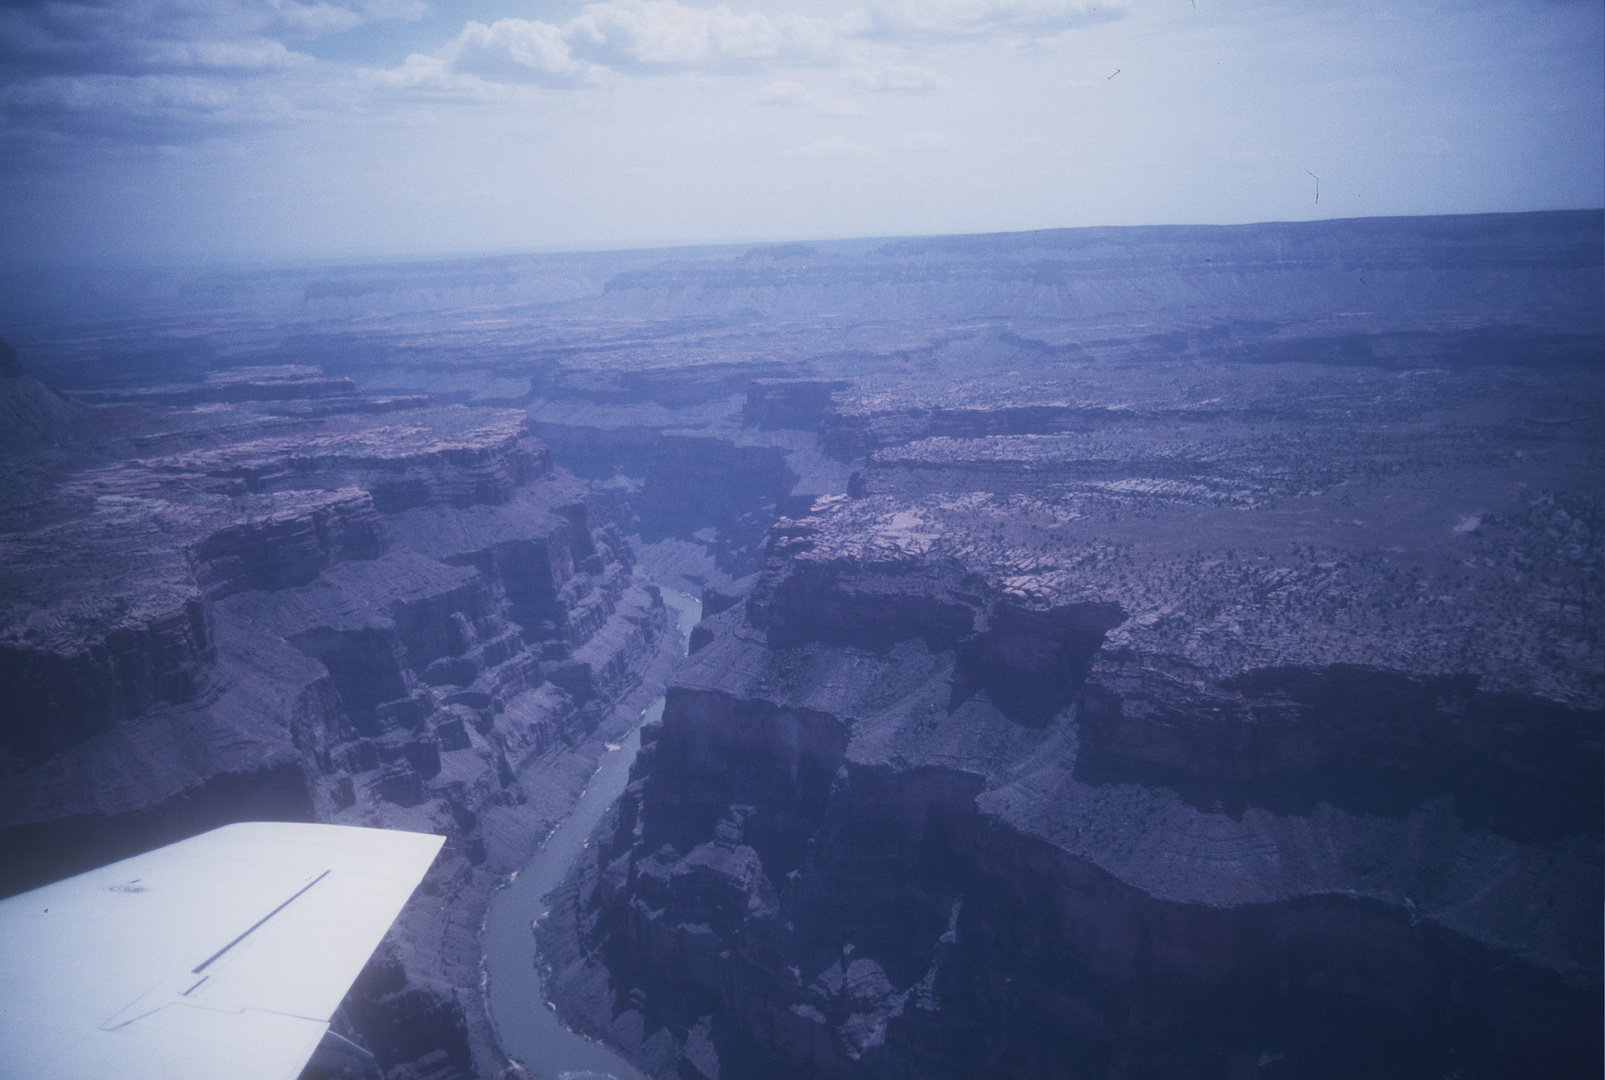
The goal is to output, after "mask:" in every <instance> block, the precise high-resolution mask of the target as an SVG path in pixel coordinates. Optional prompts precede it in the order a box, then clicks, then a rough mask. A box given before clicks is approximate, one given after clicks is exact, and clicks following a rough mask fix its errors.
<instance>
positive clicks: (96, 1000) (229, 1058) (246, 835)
mask: <svg viewBox="0 0 1605 1080" xmlns="http://www.w3.org/2000/svg"><path fill="white" fill-rule="evenodd" d="M442 843H443V841H442V839H441V838H440V837H438V836H425V835H422V834H419V833H405V832H390V831H387V830H383V829H354V828H348V827H345V826H339V825H294V824H283V823H267V822H254V823H249V824H243V825H229V826H225V827H224V828H221V829H216V830H213V831H212V832H209V833H205V834H203V835H201V836H196V837H193V838H191V839H189V840H185V841H183V842H181V843H177V844H173V845H171V846H169V847H164V848H161V849H159V850H157V851H152V852H148V853H146V854H144V855H138V856H135V857H134V858H132V859H125V860H123V861H122V862H119V863H113V864H112V865H110V866H105V867H102V868H100V869H99V870H92V871H90V872H89V873H87V874H80V875H78V876H77V877H75V878H68V879H67V880H66V881H58V882H56V883H55V884H54V885H46V886H45V887H44V888H42V889H35V890H33V891H32V892H28V893H23V894H21V895H20V896H13V897H11V898H9V899H7V900H0V1076H6V1077H19V1078H21V1077H27V1078H29V1080H56V1078H60V1080H86V1078H90V1077H118V1078H119V1080H144V1078H149V1080H218V1078H223V1077H230V1078H239V1080H295V1077H296V1076H297V1075H299V1073H300V1072H301V1069H302V1067H303V1066H304V1065H305V1064H306V1061H307V1059H308V1058H309V1057H310V1056H311V1055H312V1052H313V1051H314V1050H315V1049H316V1048H317V1046H318V1043H319V1041H320V1040H321V1039H322V1038H323V1034H324V1032H325V1030H327V1028H328V1024H329V1018H330V1017H331V1016H332V1015H333V1014H334V1011H335V1009H336V1008H338V1007H339V1005H340V1001H341V999H342V998H344V997H345V994H346V991H347V990H348V989H349V988H350V986H351V984H352V982H353V981H355V979H356V977H357V975H358V973H359V972H361V970H362V966H363V965H364V964H365V963H366V962H367V960H368V956H369V954H371V953H372V952H373V950H374V948H375V947H376V946H377V945H378V944H379V940H380V939H381V938H382V937H384V933H385V931H386V930H387V929H388V928H389V926H390V923H391V922H392V920H394V919H395V917H396V915H397V913H399V912H400V911H401V907H402V905H403V904H405V903H406V902H407V897H409V896H410V895H412V890H413V888H414V887H415V886H416V885H417V884H418V882H419V880H420V879H422V877H423V875H424V873H425V872H426V871H427V870H428V869H429V866H430V864H431V863H432V862H433V861H434V858H435V854H436V852H438V851H439V850H440V846H441V844H442Z"/></svg>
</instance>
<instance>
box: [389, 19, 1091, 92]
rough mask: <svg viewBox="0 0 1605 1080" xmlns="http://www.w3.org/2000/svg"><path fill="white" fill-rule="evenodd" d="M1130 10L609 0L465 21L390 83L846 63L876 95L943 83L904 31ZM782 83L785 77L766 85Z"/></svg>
mask: <svg viewBox="0 0 1605 1080" xmlns="http://www.w3.org/2000/svg"><path fill="white" fill-rule="evenodd" d="M1122 14H1123V9H1122V8H1119V7H1118V6H1116V7H1113V8H1111V7H1109V6H1108V5H1103V4H1096V3H1094V2H1093V0H878V2H876V3H874V4H873V5H872V6H871V7H870V8H868V9H865V10H854V11H852V12H850V13H848V14H846V15H844V16H841V17H840V18H836V19H823V18H817V17H814V16H810V15H803V14H798V13H796V12H782V13H779V14H767V13H764V12H738V11H736V10H735V9H733V8H731V7H730V6H729V5H726V4H717V5H714V6H712V7H699V6H694V5H692V4H686V3H681V2H680V0H602V2H598V3H591V4H586V5H585V6H584V7H583V8H581V9H580V11H579V12H578V14H576V15H575V16H574V17H573V18H571V19H569V20H568V21H567V22H564V23H561V24H559V23H551V22H541V21H537V20H528V19H516V18H508V19H501V20H498V21H497V22H495V23H493V24H491V25H490V26H485V25H484V24H482V23H477V22H471V23H468V24H467V25H466V26H465V27H464V28H463V31H462V33H461V34H460V35H459V36H458V37H457V39H456V40H455V41H452V42H449V43H448V44H447V45H445V46H444V47H443V48H441V49H440V50H437V51H436V52H434V53H433V54H429V56H428V57H424V56H421V55H420V56H414V57H410V58H409V59H408V61H407V65H406V70H398V71H397V72H396V73H395V77H394V78H393V79H391V80H390V81H391V82H392V83H394V84H397V85H411V84H414V81H413V80H412V75H416V74H417V73H419V72H423V71H425V70H428V71H430V72H431V74H430V79H431V80H432V81H433V82H435V83H439V84H441V85H444V84H445V83H446V82H449V81H450V80H451V78H452V77H453V76H468V77H470V78H473V79H480V80H484V81H487V82H535V83H543V84H546V85H558V84H564V83H567V84H572V83H576V82H582V81H596V80H598V79H599V78H600V77H601V76H602V75H604V74H605V73H606V72H610V71H614V72H621V73H626V74H631V75H667V74H674V73H678V72H685V71H698V72H703V73H708V74H731V73H734V74H743V73H761V72H773V71H774V69H776V68H784V67H788V66H789V67H834V68H839V69H843V70H846V71H848V72H849V73H850V77H851V78H852V79H853V81H854V82H856V83H857V84H858V85H859V86H861V87H863V88H865V89H870V90H894V91H921V90H928V89H930V88H932V87H935V86H938V85H941V82H942V80H941V79H940V78H939V77H938V75H937V74H936V72H934V71H932V70H931V69H930V68H928V67H923V66H920V65H918V64H909V63H904V62H901V60H902V52H903V50H902V49H901V48H900V47H899V46H898V44H897V43H896V41H897V39H899V38H903V39H907V40H908V41H909V42H910V43H914V42H918V41H920V40H924V39H931V40H945V39H973V38H976V37H980V36H985V35H989V34H1017V33H1020V32H1023V31H1033V32H1036V31H1046V32H1052V33H1058V32H1060V31H1062V30H1064V29H1065V28H1066V27H1068V26H1070V25H1073V24H1075V23H1077V22H1083V23H1084V22H1090V21H1095V20H1103V19H1109V18H1118V17H1120V16H1121V15H1122ZM430 60H433V61H434V62H435V63H434V65H433V66H432V65H431V64H430ZM409 72H410V73H411V74H409ZM784 82H789V80H779V82H776V83H771V84H769V86H779V85H780V83H784ZM791 85H793V86H795V85H796V84H794V83H793V84H791ZM756 100H758V101H760V102H762V103H764V104H800V103H802V101H803V98H802V97H801V96H800V95H798V93H797V92H796V90H786V91H784V92H782V91H780V90H775V91H771V90H770V89H769V88H768V87H766V88H765V89H763V90H760V91H759V92H758V97H757V98H756Z"/></svg>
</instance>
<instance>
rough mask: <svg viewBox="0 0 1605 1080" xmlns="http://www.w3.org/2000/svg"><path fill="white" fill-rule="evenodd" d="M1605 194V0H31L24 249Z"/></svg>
mask: <svg viewBox="0 0 1605 1080" xmlns="http://www.w3.org/2000/svg"><path fill="white" fill-rule="evenodd" d="M1602 204H1605V0H1455V2H1451V3H1402V2H1401V3H1393V2H1389V3H1343V2H1335V0H1286V2H1284V0H1241V2H1228V0H1130V2H1126V3H1121V2H1104V0H841V2H834V0H821V2H818V3H808V2H805V0H734V2H732V3H729V4H707V3H702V2H700V0H602V2H598V3H559V2H545V0H433V2H431V0H261V2H251V0H0V264H3V265H6V266H10V267H13V268H16V267H27V266H30V265H35V264H62V263H66V264H75V265H77V264H118V265H125V264H140V263H163V262H175V261H178V262H181V261H189V260H202V261H205V260H230V261H242V260H243V261H251V260H268V261H273V260H318V259H347V258H368V257H375V258H383V257H397V256H401V257H413V256H432V255H464V254H477V253H495V252H514V251H550V250H574V249H601V248H628V247H651V246H663V245H673V244H690V243H726V242H736V243H743V242H754V241H768V240H807V239H826V238H845V237H857V236H898V235H928V234H941V233H974V232H994V231H1009V230H1021V229H1040V228H1058V227H1066V226H1081V225H1126V224H1157V223H1221V224H1229V223H1236V222H1250V221H1296V220H1307V219H1312V218H1328V217H1356V216H1370V215H1395V214H1441V213H1471V212H1488V211H1519V210H1535V209H1560V208H1585V207H1598V206H1601V205H1602Z"/></svg>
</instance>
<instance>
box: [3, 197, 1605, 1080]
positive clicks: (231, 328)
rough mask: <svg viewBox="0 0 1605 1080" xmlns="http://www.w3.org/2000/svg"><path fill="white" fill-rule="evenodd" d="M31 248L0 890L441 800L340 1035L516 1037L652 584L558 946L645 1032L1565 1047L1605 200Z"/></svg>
mask: <svg viewBox="0 0 1605 1080" xmlns="http://www.w3.org/2000/svg"><path fill="white" fill-rule="evenodd" d="M74 275H76V276H73V275H69V277H71V278H72V280H71V281H69V282H67V283H66V284H67V285H68V286H70V288H64V289H62V290H60V291H59V294H58V295H55V296H54V297H53V298H51V299H50V302H49V303H46V302H44V300H43V299H40V297H39V294H40V290H41V289H44V288H45V287H46V283H45V282H43V280H41V281H40V282H31V283H19V286H18V288H17V289H15V290H12V291H11V292H10V293H9V294H8V296H7V299H5V300H4V301H3V302H0V316H4V317H6V318H7V319H8V320H9V321H8V322H7V327H8V330H7V333H8V334H9V333H13V332H15V333H16V334H17V335H18V343H19V345H21V346H22V348H21V353H22V363H20V364H17V363H13V362H12V361H11V359H10V354H9V353H7V354H4V355H0V417H4V418H5V419H6V423H5V424H3V425H0V428H3V430H0V439H3V440H4V441H5V445H6V449H7V452H8V457H7V459H6V469H5V473H4V477H5V483H4V485H3V486H0V551H3V552H4V562H3V565H4V580H5V589H4V592H3V593H0V596H3V603H4V607H3V609H0V610H3V612H4V615H3V618H0V692H3V694H4V697H5V700H6V701H8V702H10V703H12V704H11V705H10V706H9V707H8V708H7V709H6V710H5V711H4V713H3V714H0V742H3V744H4V758H3V761H0V769H3V775H4V777H5V780H4V782H3V784H0V844H3V845H4V846H5V851H6V859H5V861H4V863H3V864H0V865H3V866H4V867H5V872H6V874H7V875H8V876H7V885H8V887H9V888H11V889H18V888H23V887H26V886H27V885H28V884H30V883H34V882H37V881H41V880H44V879H45V878H47V877H49V876H53V875H57V874H61V873H67V872H71V871H72V870H74V869H77V868H81V867H83V866H87V865H90V864H92V863H94V862H98V861H104V860H105V859H108V858H113V857H116V856H117V855H119V854H123V853H127V852H130V851H133V850H137V849H140V848H143V847H149V846H153V845H155V844H157V843H161V842H164V841H165V840H168V839H175V838H177V837H179V836H181V835H185V834H187V833H190V832H194V831H198V830H199V829H202V828H205V827H208V826H209V825H212V824H217V823H221V822H223V821H227V820H237V819H239V818H242V817H270V818H271V817H279V818H289V819H295V820H312V819H315V820H330V821H343V822H349V823H354V824H373V825H380V826H395V827H403V828H418V829H423V830H426V831H435V832H439V833H442V834H444V835H446V836H448V838H449V844H448V849H447V852H446V854H445V855H444V856H443V859H442V862H441V863H440V865H438V866H437V867H436V868H435V870H434V871H432V872H431V874H430V876H429V878H428V879H426V881H425V884H424V886H423V889H422V891H421V892H420V894H419V895H418V896H417V897H415V899H414V902H413V903H412V904H410V905H409V907H408V909H407V911H406V912H404V914H403V916H402V918H401V920H400V922H399V923H398V927H397V930H396V932H395V933H394V935H393V938H392V941H391V942H390V943H389V944H388V945H387V946H385V947H384V949H382V950H381V953H380V954H379V955H378V956H377V957H376V958H375V961H374V963H373V964H372V965H370V968H369V970H368V972H367V973H366V974H365V975H364V977H363V979H362V980H361V981H360V983H359V985H358V988H357V989H356V991H355V992H354V993H353V995H352V997H351V998H350V999H348V1001H347V1004H346V1006H345V1008H344V1009H343V1011H342V1013H341V1017H340V1022H339V1023H340V1027H341V1030H343V1031H346V1032H348V1033H350V1034H352V1035H353V1036H354V1037H356V1038H357V1039H358V1040H359V1041H362V1042H364V1043H365V1044H366V1045H368V1046H370V1047H372V1048H373V1049H374V1050H375V1051H376V1053H378V1054H379V1057H380V1061H381V1065H382V1067H383V1068H382V1071H383V1072H384V1073H385V1074H386V1075H387V1077H388V1078H389V1080H409V1078H413V1077H419V1076H438V1077H441V1078H442V1080H443V1078H445V1077H448V1076H462V1075H484V1076H495V1075H498V1074H499V1072H500V1070H501V1068H502V1066H504V1065H505V1064H506V1063H505V1062H504V1061H503V1060H502V1059H501V1057H500V1056H499V1055H498V1053H497V1051H496V1049H495V1046H494V1040H493V1037H492V1032H491V1031H490V1027H489V1021H488V1018H487V1017H486V1016H485V1014H484V1011H483V1008H482V1005H481V1002H480V998H479V989H478V988H479V979H480V973H481V969H480V964H479V960H480V958H479V955H478V943H477V933H478V918H479V914H478V913H479V912H480V911H481V910H482V909H483V905H484V902H485V897H486V896H487V895H488V892H489V890H490V889H491V888H492V887H493V886H494V884H495V883H496V882H498V881H500V880H503V879H504V878H505V876H506V875H507V874H509V873H510V872H512V871H513V870H516V869H517V868H518V867H519V866H520V865H522V864H523V861H524V860H525V859H526V858H527V857H528V854H529V852H530V851H531V850H532V847H533V845H534V844H535V843H536V842H537V841H538V839H539V838H540V837H541V836H542V835H544V833H545V832H546V830H547V829H548V828H549V827H550V824H551V823H552V822H553V821H554V820H556V818H557V817H559V816H560V815H561V814H562V813H563V811H564V809H565V807H566V805H567V803H568V801H569V800H570V799H571V798H572V796H573V795H574V793H576V792H577V791H578V790H579V789H580V788H581V787H582V786H583V784H584V782H585V779H586V777H587V776H588V774H589V773H588V770H589V767H590V764H591V763H592V761H594V758H595V755H596V754H597V753H598V752H599V749H600V745H601V743H602V741H603V740H605V739H608V738H612V737H614V735H615V734H616V733H618V732H622V731H623V730H624V729H625V728H626V727H627V726H628V724H629V723H630V722H631V721H632V720H633V718H634V717H635V716H637V715H639V712H640V708H641V706H643V705H645V704H646V702H647V701H649V700H650V699H651V698H652V697H653V696H655V694H656V693H657V691H658V689H659V688H660V687H661V686H662V685H663V683H664V682H665V681H667V680H668V678H669V676H668V669H669V664H670V659H669V657H670V654H671V653H672V651H673V650H672V649H671V648H670V647H669V646H670V643H669V642H668V640H667V639H668V637H669V635H668V634H667V633H666V632H665V630H664V626H665V620H664V615H663V609H662V607H661V604H660V603H659V602H658V601H657V599H656V598H655V595H654V585H655V584H656V583H662V584H663V585H664V586H671V587H675V588H679V589H684V590H688V591H692V592H696V591H699V590H700V591H701V593H702V595H703V598H704V615H705V618H704V620H703V622H702V623H701V624H700V625H699V626H698V627H697V628H696V630H695V632H694V633H693V636H692V642H691V643H692V646H693V649H694V655H693V656H692V657H691V659H690V660H689V661H688V662H687V664H686V665H685V666H684V667H683V668H682V669H681V670H680V671H679V672H678V674H677V675H675V676H674V679H673V682H672V683H671V684H670V686H669V690H668V702H667V708H666V710H665V714H664V719H663V722H662V724H661V726H658V727H653V728H650V729H648V730H647V731H646V733H645V735H644V748H643V751H642V754H641V758H640V760H639V762H638V765H637V771H636V774H635V777H634V782H633V783H632V785H631V787H630V789H629V791H628V792H627V793H626V796H625V797H624V798H623V799H622V800H621V802H620V803H619V804H618V806H617V807H616V809H615V812H614V815H613V818H612V819H611V821H610V822H609V823H608V825H607V826H606V827H605V830H604V832H603V833H602V834H601V835H599V837H598V838H597V840H596V842H594V843H593V844H592V845H591V851H592V852H593V853H594V857H589V858H587V859H585V860H584V862H583V865H582V866H581V867H580V870H579V872H577V874H576V875H575V876H574V877H573V878H572V879H571V880H570V882H569V883H568V885H566V886H565V891H564V892H563V893H562V897H561V902H560V903H558V904H557V906H556V909H555V914H554V919H553V922H552V923H551V933H550V934H549V935H548V938H549V942H548V945H547V946H545V947H546V948H547V949H548V953H549V955H548V957H547V958H548V959H549V960H550V961H551V962H552V964H553V969H554V976H555V977H554V979H553V980H552V981H551V982H550V983H549V985H552V986H553V987H554V988H555V990H556V997H557V1000H558V1004H559V1006H560V1008H561V1009H562V1010H563V1013H564V1016H565V1019H567V1020H568V1021H569V1022H571V1023H573V1024H575V1025H576V1026H578V1027H580V1028H582V1029H584V1030H587V1031H590V1032H592V1033H595V1034H599V1035H602V1036H604V1037H606V1038H608V1039H609V1040H611V1041H612V1042H614V1043H615V1045H617V1046H619V1047H620V1048H622V1049H623V1050H625V1051H626V1052H627V1053H629V1054H631V1055H633V1056H634V1057H635V1058H636V1059H637V1060H638V1061H639V1062H640V1063H641V1064H642V1066H643V1067H644V1068H645V1069H646V1070H647V1071H648V1072H649V1073H651V1074H653V1075H657V1076H677V1077H680V1078H683V1080H694V1078H696V1077H698V1076H700V1077H704V1078H713V1077H721V1078H723V1080H741V1078H744V1077H786V1076H840V1077H897V1078H899V1080H914V1078H925V1077H931V1078H938V1077H949V1076H998V1077H1015V1076H1021V1077H1030V1076H1043V1077H1048V1076H1055V1077H1057V1076H1086V1075H1108V1076H1127V1077H1136V1076H1156V1075H1157V1076H1178V1077H1187V1076H1197V1077H1223V1078H1224V1077H1233V1078H1235V1077H1277V1076H1284V1077H1293V1076H1345V1077H1346V1076H1353V1075H1377V1076H1400V1077H1405V1076H1409V1077H1417V1076H1419V1077H1432V1078H1433V1080H1438V1078H1440V1077H1443V1076H1446V1075H1458V1076H1460V1077H1462V1078H1469V1077H1475V1076H1502V1075H1556V1076H1569V1075H1598V1073H1599V1069H1600V1060H1599V1046H1600V1036H1601V1031H1600V1019H1599V1018H1600V1016H1601V1001H1600V981H1601V980H1600V975H1601V972H1600V960H1599V957H1600V953H1601V944H1600V941H1601V920H1600V911H1601V908H1602V898H1601V879H1602V877H1605V872H1602V867H1601V864H1602V861H1605V860H1602V856H1601V843H1602V841H1601V827H1600V822H1601V820H1602V819H1605V796H1602V794H1601V787H1602V782H1601V775H1602V763H1601V744H1602V741H1605V739H1602V720H1601V713H1602V708H1605V675H1602V674H1601V673H1602V672H1605V654H1602V652H1601V645H1600V643H1601V641H1602V640H1605V636H1602V633H1601V630H1602V628H1601V626H1600V624H1599V611H1600V605H1599V599H1600V596H1599V593H1600V583H1601V580H1602V578H1605V542H1602V539H1601V537H1602V535H1605V533H1602V527H1601V511H1600V506H1599V495H1600V491H1601V463H1600V458H1599V449H1598V448H1599V445H1600V422H1599V419H1598V417H1597V415H1596V413H1597V409H1595V408H1594V407H1593V406H1594V404H1595V403H1597V402H1598V401H1599V400H1600V399H1601V395H1602V394H1605V376H1602V375H1601V368H1600V365H1599V363H1598V359H1599V356H1600V355H1601V350H1602V349H1605V313H1602V311H1601V309H1600V305H1599V302H1598V301H1599V297H1600V296H1601V295H1605V215H1602V214H1601V213H1599V212H1598V211H1581V212H1563V213H1544V214H1522V215H1487V216H1477V217H1456V218H1435V219H1377V220H1370V221H1352V222H1343V221H1334V222H1309V223H1298V224H1272V225H1261V226H1245V227H1231V228H1180V227H1178V228H1162V229H1126V230H1117V229H1111V230H1099V229H1093V230H1060V231H1050V232H1043V233H1029V234H1011V235H999V236H989V237H958V238H926V239H911V240H894V241H846V242H832V243H821V244H814V245H787V246H782V247H771V246H758V247H753V248H744V249H734V248H707V249H685V250H679V251H666V252H624V253H602V254H596V255H582V256H529V257H519V258H507V259H488V260H462V261H457V262H441V263H416V264H409V265H407V266H404V267H397V266H348V267H321V268H316V269H307V270H293V271H292V270H283V271H261V272H256V271H253V272H250V273H244V272H242V273H238V274H231V273H229V272H225V271H207V272H204V273H203V272H200V271H195V272H188V271H183V270H170V271H162V272H160V273H151V274H147V275H143V276H137V275H136V276H130V275H123V276H118V275H117V274H115V273H112V272H106V273H102V274H97V273H90V272H74ZM30 296H33V297H35V299H36V300H37V301H38V302H37V303H34V302H32V301H28V300H27V297H30ZM72 296H79V297H82V298H83V299H82V300H80V301H72V300H71V299H70V297H72ZM30 304H32V306H29V305H30ZM8 313H9V314H8ZM10 328H16V329H15V330H13V329H10ZM27 373H32V374H33V375H37V376H40V377H42V379H43V383H48V384H49V386H53V387H56V388H57V389H58V390H59V389H67V390H69V391H71V393H70V394H68V395H67V396H63V394H62V393H59V392H57V390H52V389H50V388H48V387H47V386H46V385H43V384H42V383H41V382H40V381H35V379H34V378H32V377H30V376H29V374H27Z"/></svg>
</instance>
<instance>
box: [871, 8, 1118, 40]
mask: <svg viewBox="0 0 1605 1080" xmlns="http://www.w3.org/2000/svg"><path fill="white" fill-rule="evenodd" d="M867 15H868V17H869V22H870V26H871V28H872V29H871V30H870V33H872V34H874V35H875V36H880V37H889V38H902V37H914V38H921V37H924V38H929V37H937V38H941V37H979V36H983V35H990V34H996V33H999V32H1019V31H1039V32H1040V31H1047V32H1050V33H1056V32H1058V31H1061V30H1065V29H1068V28H1070V27H1072V26H1084V25H1087V24H1088V23H1093V22H1108V21H1111V20H1114V19H1119V18H1123V17H1124V16H1125V8H1124V7H1123V6H1122V5H1121V4H1119V3H1105V2H1103V0H877V2H875V3H872V4H871V5H870V7H869V9H868V11H867Z"/></svg>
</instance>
